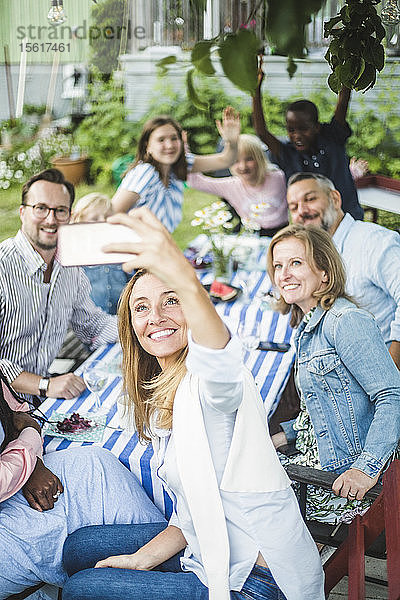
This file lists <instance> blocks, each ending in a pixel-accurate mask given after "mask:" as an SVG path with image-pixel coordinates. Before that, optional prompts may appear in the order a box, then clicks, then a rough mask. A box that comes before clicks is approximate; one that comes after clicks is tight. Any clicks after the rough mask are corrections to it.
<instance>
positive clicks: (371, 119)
mask: <svg viewBox="0 0 400 600" xmlns="http://www.w3.org/2000/svg"><path fill="white" fill-rule="evenodd" d="M382 95H384V98H385V103H383V102H382V104H381V105H380V112H379V115H378V114H376V111H374V110H372V109H369V110H366V109H365V108H363V107H361V109H360V110H358V111H357V112H353V113H352V119H351V126H352V128H353V135H352V136H351V138H350V139H349V141H348V144H347V148H348V153H349V154H350V155H352V156H357V157H359V158H365V159H366V160H368V163H369V168H370V171H371V173H380V174H381V175H388V176H389V177H394V178H397V179H399V178H400V158H399V155H400V153H399V149H400V116H399V114H398V99H397V95H396V93H395V92H391V91H385V92H383V93H382Z"/></svg>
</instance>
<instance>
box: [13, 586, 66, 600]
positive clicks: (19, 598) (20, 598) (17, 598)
mask: <svg viewBox="0 0 400 600" xmlns="http://www.w3.org/2000/svg"><path fill="white" fill-rule="evenodd" d="M44 585H45V584H44V583H38V584H37V585H33V586H32V587H29V588H27V589H26V590H24V591H23V592H20V593H19V594H13V595H12V596H8V598H6V600H25V598H28V597H29V596H31V594H34V593H35V592H37V591H38V590H40V588H41V587H43V586H44ZM61 596H62V589H61V588H60V589H59V590H58V600H61Z"/></svg>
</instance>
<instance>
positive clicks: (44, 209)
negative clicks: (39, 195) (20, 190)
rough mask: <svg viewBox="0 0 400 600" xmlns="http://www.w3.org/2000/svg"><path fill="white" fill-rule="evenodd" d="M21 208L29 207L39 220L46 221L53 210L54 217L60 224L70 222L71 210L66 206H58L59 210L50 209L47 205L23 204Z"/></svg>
mask: <svg viewBox="0 0 400 600" xmlns="http://www.w3.org/2000/svg"><path fill="white" fill-rule="evenodd" d="M21 206H29V207H30V208H31V209H32V211H33V214H34V215H35V217H37V218H38V219H46V217H47V216H48V215H49V212H50V211H51V210H52V211H53V212H54V217H55V218H56V219H57V221H60V222H61V221H68V219H69V217H70V215H71V209H70V208H67V207H66V206H57V208H50V206H47V205H46V204H21Z"/></svg>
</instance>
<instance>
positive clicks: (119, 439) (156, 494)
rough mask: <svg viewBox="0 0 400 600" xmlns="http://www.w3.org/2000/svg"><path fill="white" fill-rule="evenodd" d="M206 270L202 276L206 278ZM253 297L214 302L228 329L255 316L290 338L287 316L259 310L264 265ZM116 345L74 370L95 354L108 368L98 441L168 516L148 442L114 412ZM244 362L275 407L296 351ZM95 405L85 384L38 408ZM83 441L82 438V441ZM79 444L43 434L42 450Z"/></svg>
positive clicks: (260, 354) (269, 336) (269, 407)
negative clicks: (68, 397) (140, 439)
mask: <svg viewBox="0 0 400 600" xmlns="http://www.w3.org/2000/svg"><path fill="white" fill-rule="evenodd" d="M207 277H209V276H208V275H206V276H205V277H204V278H203V277H202V280H203V282H205V283H207ZM238 278H239V276H238V275H236V276H235V278H234V279H233V280H232V285H235V283H236V284H238ZM251 282H252V286H251V288H252V289H251V293H250V297H251V299H252V302H251V303H250V304H244V303H243V302H242V301H241V299H240V297H239V298H238V299H237V300H236V301H235V302H227V303H222V302H220V303H218V304H217V305H216V309H217V311H218V313H219V314H220V315H221V317H223V318H224V320H226V321H227V323H228V325H229V327H230V329H231V331H236V329H237V326H238V324H239V322H241V321H243V320H245V321H250V320H258V321H260V322H261V331H262V339H263V340H270V341H275V342H289V341H290V340H291V337H292V330H291V328H290V326H289V316H288V315H280V314H278V313H276V312H273V311H271V310H261V304H260V301H259V299H258V298H259V295H260V292H267V291H268V290H269V289H270V283H269V279H268V276H267V275H266V273H265V271H258V272H254V273H252V275H251ZM120 352H121V351H120V347H119V345H118V344H110V345H108V346H103V347H102V348H99V349H98V350H96V351H95V352H94V353H93V354H92V355H91V356H90V357H89V358H88V359H87V361H86V363H84V364H83V365H81V367H80V368H79V369H78V370H77V374H78V375H79V374H80V373H81V372H82V370H83V369H84V367H85V364H86V365H87V364H90V361H92V360H94V359H100V360H101V361H102V362H103V363H104V365H105V367H106V368H108V369H109V370H111V371H112V372H110V377H109V380H108V381H109V383H108V386H107V388H106V389H105V390H104V391H103V393H102V394H101V399H102V404H103V407H106V408H109V411H108V415H107V428H106V430H105V433H104V436H103V440H102V442H101V443H99V444H98V445H101V446H103V447H104V448H107V449H108V450H111V452H112V453H113V454H115V455H116V456H117V457H118V458H119V460H120V461H121V462H122V463H123V464H124V465H125V466H126V467H128V468H129V469H130V470H131V471H132V472H133V473H134V474H135V475H136V476H137V478H138V479H139V481H140V482H141V483H142V485H143V487H144V489H145V490H146V493H147V494H148V496H149V497H150V498H151V500H152V501H153V502H154V503H155V504H156V506H158V508H159V509H160V510H161V511H162V512H163V513H164V514H166V516H167V517H168V516H169V515H170V513H171V510H172V505H171V501H170V499H169V498H168V496H167V495H166V494H165V492H164V491H163V488H162V485H161V482H160V480H159V479H158V477H157V474H156V468H157V466H156V464H155V459H154V456H153V449H152V447H151V445H149V446H145V445H142V444H140V443H139V442H138V438H137V434H136V433H134V434H133V435H132V434H131V433H128V432H126V431H123V430H121V429H120V428H119V419H118V414H117V405H116V403H117V398H118V396H119V394H120V392H121V377H120V375H119V374H118V372H117V370H118V369H116V368H115V367H116V365H117V364H118V362H119V359H120ZM244 359H245V363H246V365H247V366H248V368H249V369H251V371H252V373H253V375H254V377H255V380H256V382H257V385H258V388H259V390H260V392H261V396H262V398H263V400H264V405H265V408H266V411H267V412H268V413H272V412H273V410H274V409H275V406H276V404H277V401H278V399H279V396H280V394H281V392H282V389H283V387H284V385H285V383H286V381H287V378H288V376H289V372H290V368H291V365H292V363H293V359H294V352H293V350H292V349H291V350H290V351H289V352H285V353H279V352H264V351H258V350H255V351H252V352H246V354H245V357H244ZM92 405H93V395H92V394H91V393H90V392H89V391H88V390H86V391H85V392H84V393H83V394H81V396H79V397H78V398H77V399H74V400H54V399H51V398H48V399H47V400H46V401H45V402H44V403H43V404H42V405H41V410H42V412H43V413H44V414H45V415H46V417H47V418H49V417H50V416H51V414H52V413H53V412H60V413H71V412H73V411H79V412H80V414H84V413H86V412H87V411H88V410H89V409H90V408H91V407H92ZM85 444H87V443H85V442H83V444H82V445H85ZM74 445H79V444H78V443H77V442H70V441H66V440H63V439H61V438H56V437H49V436H45V439H44V447H45V451H46V452H51V451H54V450H62V449H64V448H68V447H69V446H74Z"/></svg>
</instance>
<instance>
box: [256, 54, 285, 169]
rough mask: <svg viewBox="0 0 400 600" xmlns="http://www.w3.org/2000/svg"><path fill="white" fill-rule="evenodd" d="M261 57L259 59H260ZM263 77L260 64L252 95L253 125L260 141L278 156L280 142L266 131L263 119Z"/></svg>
mask: <svg viewBox="0 0 400 600" xmlns="http://www.w3.org/2000/svg"><path fill="white" fill-rule="evenodd" d="M261 60H262V59H260V61H261ZM263 79H264V71H263V70H262V66H261V64H260V67H259V69H258V83H257V89H256V93H255V95H254V96H253V126H254V129H255V132H256V134H257V135H258V137H259V138H260V140H261V141H263V142H264V144H266V145H267V146H268V148H269V150H270V151H271V153H272V154H273V155H274V156H276V157H277V158H278V157H279V154H280V147H281V144H282V143H281V142H280V141H279V140H278V138H276V137H275V136H274V135H272V133H271V132H270V131H268V128H267V123H266V121H265V115H264V110H263V106H262V96H261V85H262V82H263Z"/></svg>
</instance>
